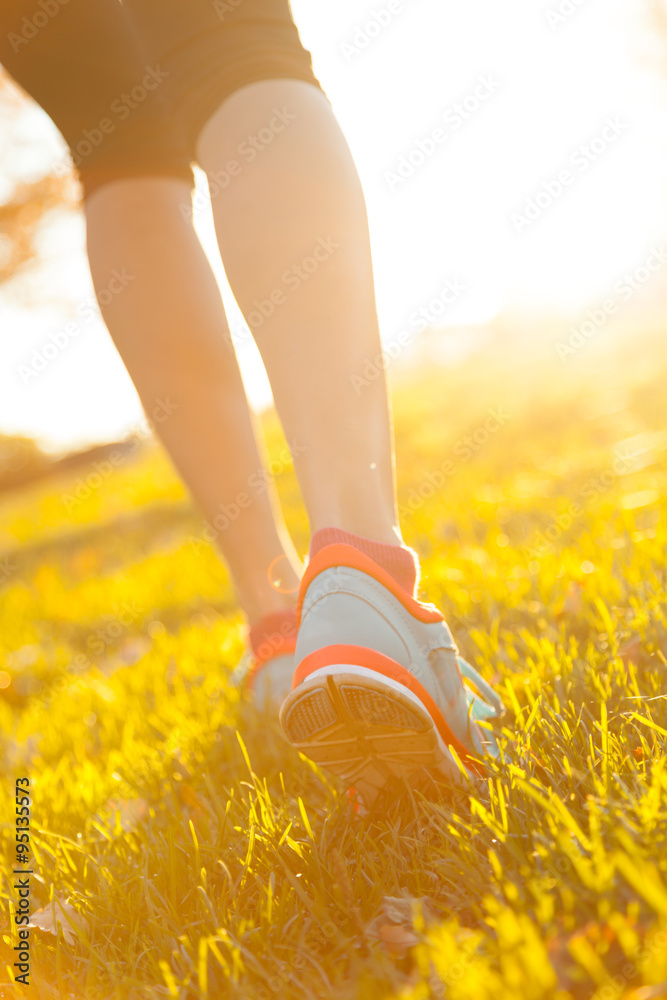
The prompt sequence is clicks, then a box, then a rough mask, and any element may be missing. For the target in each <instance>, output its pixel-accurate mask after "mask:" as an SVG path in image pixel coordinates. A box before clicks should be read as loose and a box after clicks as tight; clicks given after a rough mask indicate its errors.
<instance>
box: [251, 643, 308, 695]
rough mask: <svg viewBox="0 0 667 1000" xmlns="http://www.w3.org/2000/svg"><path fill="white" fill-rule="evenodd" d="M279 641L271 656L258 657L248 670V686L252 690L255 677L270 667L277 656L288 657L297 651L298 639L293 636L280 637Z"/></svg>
mask: <svg viewBox="0 0 667 1000" xmlns="http://www.w3.org/2000/svg"><path fill="white" fill-rule="evenodd" d="M278 639H279V641H278V644H277V645H276V646H273V648H272V649H271V653H270V655H269V656H266V657H264V658H262V657H259V656H256V657H255V659H254V660H253V662H252V663H251V665H250V668H249V669H248V673H247V675H246V686H247V687H248V688H251V689H252V686H253V684H254V683H255V677H256V676H257V674H258V673H259V671H260V670H263V669H264V667H266V666H268V664H269V663H271V662H272V661H273V660H275V658H276V657H277V656H287V655H289V653H293V652H294V651H295V649H296V639H295V638H294V637H293V636H286V635H280V636H279V637H278Z"/></svg>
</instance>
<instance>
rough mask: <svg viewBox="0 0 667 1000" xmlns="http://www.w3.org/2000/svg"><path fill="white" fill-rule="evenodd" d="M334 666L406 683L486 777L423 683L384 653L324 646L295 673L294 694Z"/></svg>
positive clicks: (466, 761)
mask: <svg viewBox="0 0 667 1000" xmlns="http://www.w3.org/2000/svg"><path fill="white" fill-rule="evenodd" d="M334 664H340V665H341V666H344V665H346V664H349V665H350V666H357V667H366V668H367V669H368V670H375V671H376V673H378V674H383V675H384V676H385V677H389V678H391V680H393V681H398V683H399V684H402V685H403V687H406V688H407V689H408V691H411V692H412V693H413V694H415V695H416V696H417V697H418V698H419V700H420V701H421V703H422V704H423V706H424V708H425V709H426V710H427V711H428V713H429V715H430V716H431V718H432V719H433V722H434V723H435V726H436V729H437V730H438V732H439V733H440V735H441V736H442V738H443V740H444V742H445V744H446V745H447V746H453V747H454V749H455V750H456V752H457V754H458V756H459V758H460V759H461V762H462V763H463V764H464V765H465V766H466V767H467V768H469V770H471V771H473V772H474V773H475V774H479V775H483V774H485V770H484V767H483V765H482V764H480V763H479V761H476V760H473V759H472V758H471V757H470V754H469V751H468V750H467V749H466V748H465V746H464V745H463V743H461V741H460V740H459V739H458V737H456V736H455V735H454V733H453V732H452V731H451V729H450V728H449V726H448V724H447V720H446V719H445V717H444V715H443V714H442V712H441V711H440V709H439V708H438V706H437V705H436V703H435V701H434V700H433V698H432V697H431V695H430V694H429V693H428V691H427V690H426V688H425V687H424V686H423V684H420V683H419V681H418V680H417V678H416V677H415V676H414V675H413V674H411V673H410V671H409V670H406V669H405V667H403V666H401V664H400V663H397V662H396V660H392V659H391V658H390V657H389V656H385V655H384V653H378V652H377V650H375V649H368V648H367V647H366V646H349V645H344V644H341V645H338V646H323V647H322V649H316V650H315V651H314V652H313V653H309V655H308V656H306V657H305V659H303V660H302V661H301V663H300V664H299V666H298V667H297V668H296V670H295V671H294V677H293V678H292V690H293V691H294V690H295V688H297V687H298V686H299V684H301V682H302V681H304V680H305V679H306V678H307V677H308V676H309V675H310V674H312V673H314V672H315V671H316V670H320V669H321V668H322V667H330V666H333V665H334Z"/></svg>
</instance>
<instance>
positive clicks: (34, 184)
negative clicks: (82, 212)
mask: <svg viewBox="0 0 667 1000" xmlns="http://www.w3.org/2000/svg"><path fill="white" fill-rule="evenodd" d="M30 105H31V101H30V98H29V97H27V96H26V95H25V94H23V92H22V91H20V90H19V89H18V88H17V87H16V85H15V84H14V83H13V81H11V80H10V78H9V77H8V76H7V74H6V73H4V71H3V70H2V69H0V136H1V144H0V284H3V283H5V282H7V281H9V279H11V278H13V277H14V276H16V275H17V274H18V273H19V272H20V271H21V270H22V269H23V268H24V267H25V266H26V265H27V264H29V263H33V262H34V261H35V260H36V258H37V257H38V249H37V237H38V234H39V230H40V228H41V226H42V224H43V222H44V221H45V219H46V217H47V216H48V215H49V214H50V213H51V212H52V211H54V210H57V209H60V210H62V209H63V208H72V209H74V208H76V207H77V205H78V191H77V184H76V182H75V181H74V177H73V174H70V175H67V174H65V175H62V174H61V175H60V176H59V175H58V174H57V173H56V171H55V166H54V165H53V164H52V163H50V162H49V161H48V159H47V160H46V162H45V164H44V166H45V172H44V173H43V174H42V175H39V174H38V175H37V176H33V177H31V179H30V180H24V179H22V178H21V176H20V173H19V174H18V175H17V170H16V161H17V160H20V153H21V151H22V148H23V147H25V146H26V144H27V143H29V142H30V138H29V137H28V138H27V139H26V136H25V129H23V128H22V118H23V116H25V114H26V111H27V109H28V108H29V107H30Z"/></svg>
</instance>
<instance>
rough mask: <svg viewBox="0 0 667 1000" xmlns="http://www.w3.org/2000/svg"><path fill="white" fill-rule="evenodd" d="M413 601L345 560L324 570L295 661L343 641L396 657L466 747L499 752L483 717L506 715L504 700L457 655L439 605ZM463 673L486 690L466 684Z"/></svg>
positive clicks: (312, 590) (311, 596) (305, 611)
mask: <svg viewBox="0 0 667 1000" xmlns="http://www.w3.org/2000/svg"><path fill="white" fill-rule="evenodd" d="M406 604H408V606H407V607H406V605H405V604H404V603H403V602H402V601H401V600H399V599H398V598H397V597H396V596H395V595H394V594H393V593H392V592H391V591H390V590H389V589H388V587H386V586H384V585H383V584H382V583H380V582H379V581H378V580H376V579H374V577H373V576H371V575H369V574H368V573H365V572H363V571H361V570H359V569H355V568H353V567H350V566H341V565H338V566H331V567H329V568H327V569H324V570H323V571H322V572H320V573H318V574H317V575H316V576H315V577H314V579H313V580H312V581H311V583H310V585H309V586H308V587H307V590H306V592H305V595H304V598H303V603H302V611H301V625H300V628H299V632H298V636H297V644H296V654H295V660H296V663H297V664H299V663H301V661H302V660H304V659H305V658H306V657H307V656H309V655H310V654H312V653H314V652H316V651H317V650H319V649H323V648H325V647H327V646H332V645H341V644H343V645H351V646H357V647H363V648H365V649H368V650H372V651H374V652H377V653H380V654H382V655H383V656H386V657H389V658H390V659H391V660H393V661H394V662H395V663H397V664H399V665H400V666H401V667H403V668H405V670H407V671H408V672H409V673H410V674H411V675H412V677H414V678H415V680H416V681H418V683H419V684H420V685H421V686H422V687H423V688H424V689H425V691H426V692H427V693H428V694H429V695H430V697H431V698H432V699H433V701H434V702H435V704H436V706H437V707H438V709H439V710H440V712H441V713H442V715H443V716H444V718H445V720H446V722H447V724H448V726H449V728H450V729H451V731H452V732H453V733H454V735H455V736H456V737H457V738H458V739H459V740H460V741H461V742H462V743H463V744H464V745H465V746H467V747H469V748H470V749H471V750H473V751H474V752H476V753H480V754H481V753H485V752H486V753H489V752H491V753H493V752H494V750H495V741H494V740H493V738H492V736H491V734H490V733H489V732H488V731H487V730H486V729H484V728H480V726H479V725H478V721H479V720H483V719H488V718H490V717H492V716H495V715H500V714H501V712H502V709H503V706H502V702H501V701H500V699H499V698H498V696H497V695H496V694H495V692H494V691H493V690H492V689H491V688H490V686H489V685H488V684H487V683H486V682H485V681H484V680H483V679H482V678H481V677H480V676H479V674H477V672H476V671H475V670H474V668H472V667H471V666H470V665H469V664H468V663H466V662H465V661H464V660H462V659H461V657H459V656H458V649H457V646H456V643H455V642H454V639H453V636H452V633H451V631H450V629H449V627H448V625H447V624H446V622H445V621H444V620H443V619H442V616H441V615H440V613H439V612H438V610H437V608H435V607H434V606H433V605H427V604H419V605H416V602H410V601H408V602H406ZM410 605H412V610H413V611H419V609H422V610H423V612H425V613H424V614H423V615H422V616H423V617H425V618H430V619H431V620H430V621H421V620H419V618H418V617H416V615H415V614H413V613H411V610H410V609H409V607H410ZM433 619H436V620H433ZM462 674H465V676H466V679H467V680H468V681H470V682H472V683H473V684H474V686H475V687H476V688H477V691H478V692H479V694H477V693H475V692H474V691H473V690H471V688H470V687H469V686H467V685H466V684H465V683H464V681H463V677H462ZM481 693H483V694H484V695H485V697H486V698H487V699H488V703H487V702H486V701H484V699H483V698H481V697H480V694H481Z"/></svg>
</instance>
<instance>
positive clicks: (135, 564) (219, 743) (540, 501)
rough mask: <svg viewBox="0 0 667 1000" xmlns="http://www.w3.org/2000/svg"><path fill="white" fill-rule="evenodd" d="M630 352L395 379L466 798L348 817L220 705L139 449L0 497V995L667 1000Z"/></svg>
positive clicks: (640, 456)
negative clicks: (25, 838) (448, 650)
mask: <svg viewBox="0 0 667 1000" xmlns="http://www.w3.org/2000/svg"><path fill="white" fill-rule="evenodd" d="M633 352H634V353H631V352H630V351H629V350H628V351H627V353H626V354H621V355H616V356H613V355H612V354H602V353H598V354H593V353H592V352H589V355H585V354H584V352H582V357H581V358H576V359H572V361H571V362H570V363H569V364H568V365H561V364H559V363H557V362H554V363H547V362H540V363H538V362H537V361H536V360H535V355H534V354H533V355H532V356H530V357H528V356H524V354H523V353H522V352H518V353H517V355H516V356H514V357H508V356H507V351H506V350H504V349H501V347H499V348H497V349H494V348H491V347H490V348H489V350H488V352H487V354H486V361H485V363H484V364H483V365H482V366H480V364H479V362H475V363H474V364H472V363H469V364H465V365H462V366H461V367H460V368H459V369H458V370H456V371H451V372H443V371H439V372H436V373H435V374H426V373H423V372H422V373H419V375H418V376H415V374H414V373H413V375H412V376H411V377H410V378H408V377H407V376H406V377H403V378H401V379H400V380H398V381H397V383H396V386H395V391H394V401H395V415H396V426H397V437H398V461H399V487H400V490H399V492H400V501H401V508H402V514H403V526H404V530H405V535H406V538H407V540H408V541H409V542H410V543H411V544H413V545H414V546H416V547H417V548H418V549H419V551H420V553H421V554H422V556H423V566H424V571H423V582H422V594H423V596H425V597H426V598H428V599H429V600H432V601H434V602H436V603H438V604H439V605H440V606H441V607H442V609H443V610H444V612H445V614H446V616H447V618H448V621H449V622H450V624H451V626H452V628H453V630H454V633H455V635H456V637H457V641H458V642H459V645H460V648H461V651H462V653H463V654H464V655H465V656H466V657H467V658H468V659H469V660H470V661H471V662H473V663H474V664H475V665H476V666H477V667H478V668H479V669H480V670H481V671H482V673H483V674H484V675H485V676H486V677H487V678H488V679H490V680H491V681H492V682H493V683H494V684H495V685H496V687H497V689H498V690H499V692H500V694H501V695H502V697H503V699H504V701H505V704H506V706H507V713H506V716H505V718H504V720H503V723H502V736H501V744H502V747H503V753H502V757H501V759H500V760H499V761H498V762H496V763H492V764H490V765H489V768H488V777H487V778H486V780H484V781H483V782H481V783H480V784H479V785H477V786H476V787H472V786H471V787H464V788H460V789H451V788H447V787H444V786H443V787H433V788H431V789H429V790H428V793H421V792H416V791H415V792H410V791H409V790H406V789H389V790H388V792H387V794H386V796H385V798H384V801H382V802H381V803H380V807H379V808H378V809H377V810H376V811H375V812H374V813H373V814H372V815H370V816H368V817H364V818H361V817H359V816H358V815H356V814H355V813H354V812H353V810H352V809H351V807H350V805H349V803H348V800H347V797H346V795H345V789H343V788H341V787H340V786H339V785H338V783H337V782H336V780H335V779H333V778H332V777H331V776H328V775H327V774H326V773H325V772H322V771H320V770H318V768H317V767H316V766H315V765H313V764H311V763H310V762H309V761H307V760H306V759H304V758H300V757H299V755H298V754H296V753H295V752H294V751H293V750H292V749H291V748H290V747H288V746H287V745H286V744H285V743H284V742H283V740H282V738H281V736H280V732H279V729H278V726H277V723H276V721H275V720H274V719H271V718H267V717H264V716H260V715H259V714H258V713H257V712H256V711H255V710H254V709H253V707H252V706H251V705H249V704H248V703H247V702H245V701H244V700H243V698H242V697H241V696H240V695H239V693H238V691H237V690H236V689H235V688H234V687H233V686H232V685H231V684H230V680H229V677H230V673H231V671H232V669H233V668H234V666H235V665H236V664H237V662H238V660H239V657H240V656H241V654H242V651H243V632H242V621H241V617H240V614H239V612H238V609H237V608H236V606H235V603H234V599H233V594H232V592H231V590H230V586H229V581H228V578H227V575H226V572H225V570H224V568H223V567H222V566H221V564H220V563H219V562H218V560H217V559H216V557H215V554H214V553H213V551H212V550H211V549H210V548H209V547H207V546H199V545H194V544H193V543H192V539H193V538H196V537H197V536H198V535H199V534H200V533H201V528H202V525H201V519H200V517H199V516H198V514H197V513H196V512H195V511H194V510H193V509H192V507H191V505H190V503H189V501H188V500H187V498H186V497H185V495H184V493H183V490H182V488H181V486H180V484H179V483H178V482H177V480H176V479H175V477H174V474H173V472H172V471H171V469H170V467H169V465H168V463H167V462H166V460H165V458H164V456H163V454H162V453H161V452H160V451H159V450H157V449H155V448H148V449H145V450H144V451H142V452H141V454H137V455H135V456H134V457H132V458H131V459H128V460H127V461H126V462H125V463H124V464H123V465H121V466H119V467H118V468H116V469H115V470H114V471H113V474H110V475H108V476H106V477H100V478H101V481H100V482H99V483H98V482H97V480H95V481H94V485H92V483H91V481H90V480H86V476H87V475H88V474H89V471H90V470H87V471H86V473H85V474H81V475H82V477H83V479H84V480H86V484H87V485H88V486H89V487H90V488H89V490H88V493H87V495H86V496H85V498H84V499H82V500H80V501H78V500H77V501H76V502H74V503H73V502H72V500H71V498H72V496H73V495H74V492H75V490H76V488H77V485H79V486H80V483H77V479H79V478H80V477H79V476H77V474H70V475H69V476H68V477H67V478H63V479H60V480H58V481H53V480H52V481H48V482H46V483H43V484H41V485H39V486H34V487H32V488H30V489H27V490H25V491H23V492H22V493H20V494H12V495H8V496H6V497H4V498H2V499H1V500H0V552H2V551H4V552H6V553H7V568H6V569H5V571H4V575H5V577H6V579H4V581H3V583H2V584H0V765H1V773H2V786H1V788H0V846H1V848H2V858H3V877H2V883H1V885H0V898H1V899H2V910H1V911H0V996H2V997H10V996H15V995H16V996H25V995H33V996H38V997H40V998H41V997H45V998H55V997H63V998H65V997H67V998H85V1000H103V998H114V1000H115V998H118V1000H121V998H127V1000H130V998H137V1000H139V998H141V1000H153V998H181V1000H185V998H188V1000H190V998H193V1000H194V998H197V1000H201V998H205V997H209V998H217V997H233V998H243V1000H245V998H253V1000H254V998H256V1000H272V998H274V997H276V998H278V997H280V998H283V997H284V998H287V1000H306V998H319V997H335V998H338V1000H348V998H352V997H363V998H367V997H368V998H376V997H377V998H385V997H386V998H389V997H400V998H402V1000H426V998H430V997H443V998H444V997H450V998H452V1000H464V998H465V1000H470V998H474V1000H496V998H498V1000H500V998H506V997H507V998H510V997H512V998H517V997H519V998H525V1000H541V998H562V1000H566V998H587V1000H588V998H593V997H595V998H596V1000H613V998H633V1000H651V998H659V997H665V996H667V766H666V762H665V757H664V753H663V748H664V745H665V736H667V697H666V693H665V692H666V685H665V670H666V668H667V660H666V659H665V654H666V652H667V641H666V640H667V591H666V570H665V567H666V565H667V558H666V557H667V517H666V514H667V501H666V495H667V490H666V489H665V486H666V480H667V470H666V465H665V446H666V444H667V438H666V435H665V427H667V398H666V395H665V392H664V384H665V376H666V375H667V366H666V365H665V363H664V360H663V361H662V362H661V360H660V359H661V357H664V352H663V355H662V356H661V354H660V349H659V347H655V348H651V347H650V346H649V347H646V349H644V350H642V351H640V352H637V351H636V350H634V349H633ZM647 352H648V353H647ZM637 357H638V358H639V360H635V358H637ZM490 411H494V414H495V419H494V420H492V421H489V419H488V418H489V416H490ZM267 426H268V433H269V438H270V441H271V447H272V449H274V451H275V450H277V449H279V448H280V446H281V444H280V442H281V439H280V435H279V433H278V431H277V429H276V427H275V423H274V422H273V421H271V420H269V421H268V423H267ZM277 482H278V486H279V489H280V492H281V496H282V498H283V500H284V503H285V506H286V509H287V512H288V520H289V525H290V529H291V530H292V532H293V535H294V538H295V540H296V543H297V547H298V548H299V549H300V551H302V552H303V551H305V549H306V547H307V525H306V522H305V518H304V514H303V511H302V510H301V508H300V506H299V504H298V500H297V491H296V485H295V481H294V476H293V472H292V470H291V469H289V468H286V469H285V470H284V471H282V472H281V473H280V474H279V476H278V477H277ZM80 493H81V494H82V495H83V494H84V493H85V491H81V490H80ZM24 774H27V775H29V776H30V777H31V779H32V781H33V782H34V787H33V801H32V843H31V846H32V851H33V854H32V859H31V860H32V868H33V870H34V871H35V872H36V874H35V876H34V877H33V879H32V907H33V909H37V908H38V907H46V908H47V911H46V914H45V915H44V914H42V915H41V917H40V918H38V919H39V920H40V922H41V923H43V924H44V925H45V927H46V929H42V930H38V929H33V930H32V936H31V951H32V970H31V977H32V986H31V990H32V994H30V993H29V992H28V991H26V990H25V988H24V987H20V986H11V985H10V983H11V973H10V971H9V966H10V965H11V963H12V962H13V961H14V959H13V958H12V957H11V956H12V951H11V948H12V946H13V945H14V944H15V943H16V938H15V930H14V929H13V925H12V922H11V915H12V909H11V908H12V907H13V906H15V905H16V894H15V891H14V889H12V887H11V877H10V871H11V869H12V867H13V866H14V856H15V844H14V818H13V817H14V787H13V783H14V779H15V778H16V777H19V776H21V775H24ZM49 905H50V906H51V907H52V910H51V913H49V912H48V907H49ZM60 907H63V908H64V909H57V910H56V908H60ZM54 912H56V913H57V914H60V920H61V924H62V929H61V930H60V932H59V933H55V932H54V931H53V930H51V931H50V930H49V929H48V923H49V919H50V917H51V918H52V916H53V914H54ZM3 983H4V985H1V984H3ZM659 984H662V985H659Z"/></svg>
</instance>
